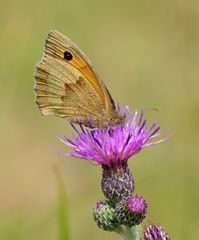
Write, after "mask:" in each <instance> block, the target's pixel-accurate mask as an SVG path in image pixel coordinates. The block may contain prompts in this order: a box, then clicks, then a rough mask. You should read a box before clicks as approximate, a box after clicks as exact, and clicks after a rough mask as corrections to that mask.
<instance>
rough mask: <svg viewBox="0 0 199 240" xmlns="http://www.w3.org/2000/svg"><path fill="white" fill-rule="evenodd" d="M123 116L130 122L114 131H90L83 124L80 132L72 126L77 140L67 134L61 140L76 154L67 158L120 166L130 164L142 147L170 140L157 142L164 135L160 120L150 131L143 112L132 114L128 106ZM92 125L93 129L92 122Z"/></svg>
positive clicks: (67, 154)
mask: <svg viewBox="0 0 199 240" xmlns="http://www.w3.org/2000/svg"><path fill="white" fill-rule="evenodd" d="M118 111H119V110H118ZM120 114H122V115H126V121H125V122H124V124H119V125H116V126H114V127H112V128H111V129H109V128H105V129H92V128H91V129H88V128H86V127H84V126H83V125H82V124H81V122H79V123H78V125H79V130H78V129H77V128H76V127H75V125H74V124H73V123H71V126H72V127H73V129H74V130H75V132H76V133H77V137H74V140H73V141H72V140H70V139H69V138H68V137H67V136H66V135H65V136H64V139H62V138H58V139H59V140H60V141H61V142H63V143H64V144H66V145H67V146H69V147H71V148H72V149H73V152H71V153H66V154H63V155H65V156H73V157H76V158H81V159H86V160H90V161H94V162H95V163H97V164H100V165H102V166H107V167H116V166H121V165H123V164H125V163H127V161H128V159H129V158H130V157H132V156H133V155H135V154H137V153H138V152H140V150H141V149H142V148H144V147H147V146H150V145H154V144H158V143H160V142H163V141H164V140H165V139H166V138H167V137H166V138H162V139H160V140H156V141H154V139H155V138H157V137H159V136H160V135H161V134H162V133H157V132H158V131H159V129H160V126H157V123H158V121H157V120H156V121H155V122H154V123H153V124H152V125H151V126H150V127H149V128H147V121H146V119H143V116H144V111H143V110H142V111H141V112H140V114H139V113H138V111H135V112H134V114H133V115H132V114H131V113H130V111H129V108H128V106H127V107H126V108H125V109H124V110H123V112H122V111H120ZM88 121H89V119H88ZM90 126H91V127H92V123H90Z"/></svg>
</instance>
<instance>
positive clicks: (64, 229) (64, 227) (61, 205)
mask: <svg viewBox="0 0 199 240" xmlns="http://www.w3.org/2000/svg"><path fill="white" fill-rule="evenodd" d="M54 174H55V177H56V181H57V189H58V220H59V221H58V222H59V224H58V227H59V240H69V229H68V228H69V223H68V219H69V216H68V207H67V197H66V193H65V186H64V183H63V179H62V177H61V174H60V171H59V169H58V167H57V166H56V165H55V166H54Z"/></svg>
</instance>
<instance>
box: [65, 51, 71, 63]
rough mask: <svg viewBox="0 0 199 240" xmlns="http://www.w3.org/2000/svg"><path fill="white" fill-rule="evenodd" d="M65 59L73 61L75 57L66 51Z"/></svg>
mask: <svg viewBox="0 0 199 240" xmlns="http://www.w3.org/2000/svg"><path fill="white" fill-rule="evenodd" d="M64 59H66V60H68V61H70V60H72V59H73V56H72V54H71V53H70V52H68V51H65V52H64Z"/></svg>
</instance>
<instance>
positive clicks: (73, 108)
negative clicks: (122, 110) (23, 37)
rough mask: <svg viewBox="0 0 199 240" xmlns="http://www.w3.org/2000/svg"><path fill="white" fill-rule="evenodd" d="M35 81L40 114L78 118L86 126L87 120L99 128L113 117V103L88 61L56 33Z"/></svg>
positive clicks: (73, 119)
mask: <svg viewBox="0 0 199 240" xmlns="http://www.w3.org/2000/svg"><path fill="white" fill-rule="evenodd" d="M68 54H69V55H68ZM68 56H69V58H68ZM35 79H36V83H35V93H36V102H37V104H38V106H39V108H40V110H41V112H42V114H43V115H56V116H59V117H64V118H67V119H68V120H72V121H74V122H76V121H77V119H80V120H81V121H82V122H83V123H84V124H85V125H86V123H87V119H88V117H90V119H91V121H92V122H94V123H95V122H96V125H99V124H97V122H99V120H100V118H106V117H107V116H109V115H113V114H112V113H114V114H115V105H114V102H113V100H112V98H111V96H110V94H109V92H108V90H107V89H106V87H105V85H104V83H103V82H102V81H100V80H99V79H98V78H97V76H96V74H95V72H94V70H93V66H92V65H91V63H90V61H89V60H88V58H87V57H86V56H85V55H84V54H83V53H82V52H81V51H80V50H79V49H78V48H77V47H76V46H75V45H74V44H73V43H72V42H71V41H70V40H69V39H68V38H66V37H65V36H64V35H62V34H61V33H59V32H57V31H51V32H50V33H49V34H48V36H47V39H46V43H45V51H44V56H43V58H42V59H41V61H40V62H39V63H38V64H37V65H36V71H35ZM97 119H98V120H97Z"/></svg>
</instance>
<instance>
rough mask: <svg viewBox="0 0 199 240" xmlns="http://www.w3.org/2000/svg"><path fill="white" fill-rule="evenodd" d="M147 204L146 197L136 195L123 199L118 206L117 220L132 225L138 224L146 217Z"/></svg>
mask: <svg viewBox="0 0 199 240" xmlns="http://www.w3.org/2000/svg"><path fill="white" fill-rule="evenodd" d="M146 211H147V204H146V201H145V200H144V198H142V197H141V196H138V195H135V196H133V197H129V198H128V199H124V200H122V201H121V202H120V203H119V204H117V206H116V215H117V217H116V218H117V221H118V222H119V223H120V224H123V225H127V226H128V227H132V226H135V225H138V224H140V223H141V222H142V220H143V219H144V218H145V215H146Z"/></svg>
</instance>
